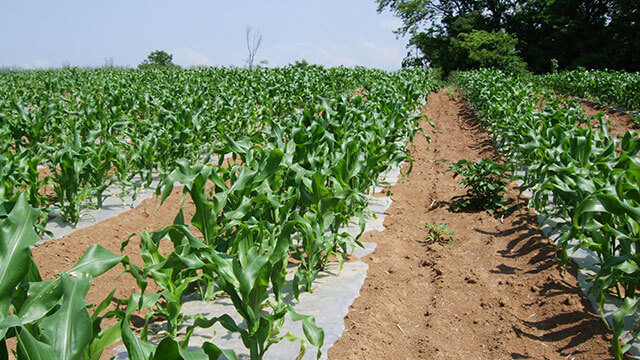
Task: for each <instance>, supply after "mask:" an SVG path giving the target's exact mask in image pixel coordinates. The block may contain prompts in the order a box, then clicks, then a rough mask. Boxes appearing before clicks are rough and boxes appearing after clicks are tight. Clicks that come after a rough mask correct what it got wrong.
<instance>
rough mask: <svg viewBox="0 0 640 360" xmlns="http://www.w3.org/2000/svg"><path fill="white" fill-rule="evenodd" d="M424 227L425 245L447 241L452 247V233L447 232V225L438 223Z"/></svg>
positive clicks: (427, 224)
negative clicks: (425, 230) (425, 234)
mask: <svg viewBox="0 0 640 360" xmlns="http://www.w3.org/2000/svg"><path fill="white" fill-rule="evenodd" d="M424 226H426V227H427V243H428V244H433V243H435V242H445V241H447V240H449V243H451V245H453V237H454V234H453V231H451V230H448V228H449V225H448V224H439V223H433V224H432V223H426V224H424Z"/></svg>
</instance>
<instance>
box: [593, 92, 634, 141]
mask: <svg viewBox="0 0 640 360" xmlns="http://www.w3.org/2000/svg"><path fill="white" fill-rule="evenodd" d="M580 103H581V104H582V107H583V108H584V111H585V112H586V113H587V115H589V116H594V115H597V114H599V113H603V114H604V115H605V118H608V119H609V121H610V122H611V125H610V126H609V132H610V133H611V135H613V136H622V135H624V133H625V132H626V131H627V130H635V131H637V129H634V122H633V120H631V115H629V114H628V113H625V112H622V111H616V110H613V109H610V108H607V107H602V106H599V105H598V104H596V103H594V102H591V101H586V100H581V101H580Z"/></svg>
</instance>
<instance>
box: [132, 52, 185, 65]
mask: <svg viewBox="0 0 640 360" xmlns="http://www.w3.org/2000/svg"><path fill="white" fill-rule="evenodd" d="M138 68H140V69H149V68H179V66H178V65H176V64H174V63H173V55H171V54H169V53H167V52H166V51H164V50H155V51H152V52H151V54H149V56H147V58H146V59H145V60H144V61H143V62H142V63H140V65H138Z"/></svg>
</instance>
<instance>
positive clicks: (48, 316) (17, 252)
mask: <svg viewBox="0 0 640 360" xmlns="http://www.w3.org/2000/svg"><path fill="white" fill-rule="evenodd" d="M2 205H3V207H5V208H11V209H10V211H9V212H8V213H7V214H6V215H0V230H1V231H0V356H1V357H3V358H7V356H8V349H7V343H6V340H7V339H10V338H15V340H16V343H17V346H16V348H15V350H13V349H12V353H13V355H14V356H15V357H16V358H18V359H22V358H25V359H34V358H39V359H83V360H97V359H99V358H100V356H101V355H102V352H103V351H104V350H105V349H106V348H107V347H108V346H110V345H111V344H113V343H115V342H117V341H118V340H120V323H117V324H115V325H112V326H110V327H107V328H105V329H101V325H100V324H101V322H102V320H103V319H104V318H105V317H106V316H109V317H110V316H111V315H110V314H109V313H107V314H106V315H103V314H102V313H103V312H104V311H105V310H106V308H107V306H108V305H109V304H110V302H111V300H112V298H113V294H114V292H115V290H114V291H113V292H111V293H110V294H109V295H108V296H107V298H105V300H104V301H102V302H101V303H100V304H99V305H98V306H97V307H96V308H95V310H94V311H93V314H90V313H89V311H88V310H87V303H86V302H85V297H86V295H87V293H88V291H89V288H90V286H91V283H92V279H93V278H95V277H97V276H100V275H101V274H103V273H104V272H106V271H107V270H109V269H110V268H112V267H114V266H115V265H117V264H118V263H120V262H122V261H124V257H123V256H116V255H114V254H112V253H111V252H109V251H108V250H107V249H105V248H103V247H101V246H100V245H93V246H91V247H90V248H89V249H88V250H87V252H86V253H85V254H84V255H83V256H82V257H81V259H80V260H79V261H78V262H77V263H76V264H75V265H74V266H73V267H72V268H71V269H70V270H69V271H68V272H63V273H61V274H60V275H59V276H58V277H56V278H55V279H51V280H47V281H42V278H41V277H40V272H39V271H38V267H37V266H36V264H35V263H34V262H33V259H32V257H31V250H30V246H31V245H33V244H35V243H36V242H37V241H38V240H39V237H38V236H37V234H36V232H35V231H34V229H33V226H34V224H35V222H36V220H37V218H38V214H39V212H38V211H37V210H35V209H33V208H32V207H30V206H29V204H28V202H27V197H26V196H25V194H21V195H19V196H18V197H17V200H16V202H15V203H13V204H7V203H6V202H5V203H3V204H2Z"/></svg>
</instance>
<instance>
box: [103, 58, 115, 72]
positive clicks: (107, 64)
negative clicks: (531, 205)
mask: <svg viewBox="0 0 640 360" xmlns="http://www.w3.org/2000/svg"><path fill="white" fill-rule="evenodd" d="M103 67H104V68H105V69H113V67H114V66H113V57H107V58H104V66H103Z"/></svg>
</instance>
